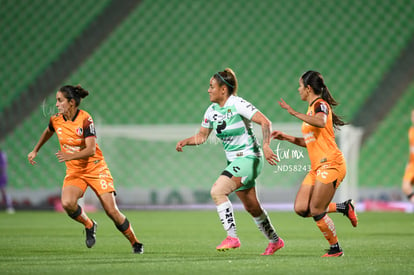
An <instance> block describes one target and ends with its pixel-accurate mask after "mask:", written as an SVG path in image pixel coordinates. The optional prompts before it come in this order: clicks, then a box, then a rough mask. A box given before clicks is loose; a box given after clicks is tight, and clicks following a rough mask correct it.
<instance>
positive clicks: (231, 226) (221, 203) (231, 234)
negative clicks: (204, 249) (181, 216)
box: [210, 175, 241, 251]
mask: <svg viewBox="0 0 414 275" xmlns="http://www.w3.org/2000/svg"><path fill="white" fill-rule="evenodd" d="M233 179H234V178H233ZM233 179H231V178H230V177H228V176H227V175H220V176H219V177H218V179H217V180H216V182H215V183H214V184H213V186H212V187H211V191H210V194H211V198H212V199H213V201H214V203H215V204H216V207H217V213H218V215H219V218H220V221H221V223H222V224H223V228H224V230H225V231H226V232H227V238H226V239H224V241H223V242H222V243H221V244H220V245H218V246H217V247H216V249H217V250H219V251H225V250H228V249H231V248H238V247H240V240H239V238H238V237H237V230H236V221H235V218H234V211H233V205H232V203H231V202H230V200H229V199H228V195H229V194H230V193H232V192H233V191H235V190H236V189H237V188H239V185H241V183H240V180H238V181H237V182H236V181H235V180H233Z"/></svg>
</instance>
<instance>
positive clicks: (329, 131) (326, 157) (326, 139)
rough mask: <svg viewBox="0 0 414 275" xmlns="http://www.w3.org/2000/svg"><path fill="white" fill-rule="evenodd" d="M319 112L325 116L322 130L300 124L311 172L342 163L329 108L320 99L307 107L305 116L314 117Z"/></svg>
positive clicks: (304, 123) (342, 159)
mask: <svg viewBox="0 0 414 275" xmlns="http://www.w3.org/2000/svg"><path fill="white" fill-rule="evenodd" d="M319 112H323V113H324V114H326V116H327V120H326V125H325V127H324V128H319V127H315V126H312V125H309V124H308V123H306V122H303V124H302V133H303V137H304V139H305V143H306V147H307V149H308V153H309V158H310V161H311V168H312V169H313V170H316V169H318V167H320V166H321V165H324V164H325V163H327V162H332V161H334V162H337V163H342V162H343V161H344V158H343V155H342V152H341V151H340V150H339V148H338V146H337V144H336V142H335V133H334V128H333V121H332V110H331V107H330V106H329V104H328V103H327V102H326V101H324V100H323V99H321V98H318V99H316V100H315V101H313V102H312V103H311V104H310V105H309V107H308V111H307V112H306V114H307V115H309V116H315V114H316V113H319Z"/></svg>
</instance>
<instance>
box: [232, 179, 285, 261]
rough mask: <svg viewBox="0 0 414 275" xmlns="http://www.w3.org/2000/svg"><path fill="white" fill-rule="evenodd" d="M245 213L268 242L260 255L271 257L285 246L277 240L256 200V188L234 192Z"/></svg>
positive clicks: (267, 217)
mask: <svg viewBox="0 0 414 275" xmlns="http://www.w3.org/2000/svg"><path fill="white" fill-rule="evenodd" d="M236 195H237V196H238V197H239V199H240V200H241V202H242V203H243V206H244V208H245V209H246V211H247V212H249V213H250V215H252V217H253V219H254V221H255V223H256V225H257V227H258V228H259V230H260V231H261V232H262V233H263V235H264V236H265V237H266V238H267V239H268V240H269V244H268V246H267V248H266V250H265V252H264V253H263V254H262V255H273V254H274V253H275V252H276V251H277V250H279V249H281V248H282V247H284V246H285V243H284V241H283V240H282V239H281V238H279V236H278V235H277V233H276V230H275V228H274V227H273V225H272V223H271V221H270V218H269V216H268V215H267V212H266V211H265V210H264V209H263V208H262V206H261V205H260V202H259V200H258V198H257V193H256V188H255V187H252V188H249V189H246V190H240V191H237V192H236Z"/></svg>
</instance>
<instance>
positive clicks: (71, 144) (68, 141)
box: [49, 110, 104, 172]
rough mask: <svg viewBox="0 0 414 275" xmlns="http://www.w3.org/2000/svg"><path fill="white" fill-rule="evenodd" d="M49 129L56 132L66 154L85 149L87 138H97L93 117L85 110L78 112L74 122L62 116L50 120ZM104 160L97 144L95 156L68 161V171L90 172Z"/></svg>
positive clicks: (58, 115)
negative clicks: (90, 169) (89, 170)
mask: <svg viewBox="0 0 414 275" xmlns="http://www.w3.org/2000/svg"><path fill="white" fill-rule="evenodd" d="M49 129H50V130H51V131H54V132H56V134H57V136H58V139H59V143H60V148H61V150H62V151H63V152H65V153H75V152H79V151H81V150H82V149H84V148H85V139H86V138H96V133H95V126H94V124H93V120H92V117H91V116H90V115H89V114H88V113H87V112H86V111H84V110H78V112H77V113H76V115H75V117H74V118H73V120H71V121H69V120H66V119H65V117H64V116H63V115H62V114H56V115H54V116H52V117H51V118H50V121H49ZM103 160H104V157H103V155H102V151H101V149H100V148H99V146H98V144H96V152H95V155H93V156H91V157H88V158H85V159H76V160H70V161H66V167H67V169H68V170H72V171H73V170H76V171H80V172H82V171H85V172H86V171H88V169H89V168H93V167H95V166H96V164H97V163H98V162H101V161H103Z"/></svg>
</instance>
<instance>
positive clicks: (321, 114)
mask: <svg viewBox="0 0 414 275" xmlns="http://www.w3.org/2000/svg"><path fill="white" fill-rule="evenodd" d="M278 103H279V105H280V107H282V108H283V109H285V110H287V111H288V113H289V114H291V115H292V116H295V117H297V118H298V119H300V120H302V121H303V122H306V123H307V124H309V125H312V126H315V127H318V128H325V125H326V121H327V119H328V115H327V112H328V110H327V108H326V106H324V105H321V107H320V108H321V109H318V110H317V112H316V114H315V115H314V116H309V115H307V114H303V113H300V112H297V111H295V110H294V109H293V108H292V107H291V106H290V105H289V104H287V103H286V102H285V101H284V100H283V99H282V98H281V99H280V101H279V102H278ZM325 109H326V110H325Z"/></svg>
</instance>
